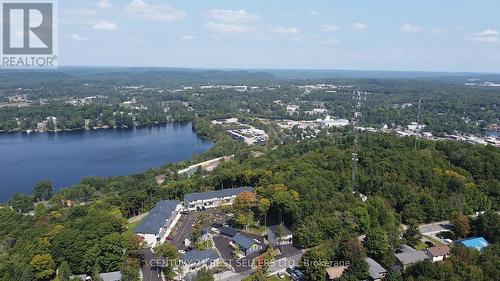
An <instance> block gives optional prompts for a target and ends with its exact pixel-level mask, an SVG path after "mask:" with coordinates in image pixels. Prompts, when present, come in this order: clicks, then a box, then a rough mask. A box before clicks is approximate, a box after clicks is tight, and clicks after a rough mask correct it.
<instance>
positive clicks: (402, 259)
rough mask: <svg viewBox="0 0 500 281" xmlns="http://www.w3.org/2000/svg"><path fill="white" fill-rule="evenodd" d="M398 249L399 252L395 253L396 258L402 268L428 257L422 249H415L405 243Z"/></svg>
mask: <svg viewBox="0 0 500 281" xmlns="http://www.w3.org/2000/svg"><path fill="white" fill-rule="evenodd" d="M399 251H400V253H396V259H397V260H398V262H399V264H400V265H401V266H402V267H403V268H406V267H408V266H410V265H412V264H415V263H417V262H421V261H424V260H426V259H428V258H429V257H428V256H427V254H426V253H424V251H417V250H415V249H413V248H412V247H410V246H407V245H401V247H400V248H399Z"/></svg>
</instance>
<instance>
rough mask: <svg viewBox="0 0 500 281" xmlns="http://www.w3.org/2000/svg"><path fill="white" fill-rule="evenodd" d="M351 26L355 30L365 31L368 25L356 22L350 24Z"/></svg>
mask: <svg viewBox="0 0 500 281" xmlns="http://www.w3.org/2000/svg"><path fill="white" fill-rule="evenodd" d="M352 28H353V29H354V30H356V31H365V30H366V29H368V25H366V24H364V23H362V22H356V23H354V24H353V25H352Z"/></svg>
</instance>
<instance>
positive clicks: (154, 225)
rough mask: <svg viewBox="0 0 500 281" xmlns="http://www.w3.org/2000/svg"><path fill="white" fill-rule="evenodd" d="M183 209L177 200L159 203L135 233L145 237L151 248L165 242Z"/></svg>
mask: <svg viewBox="0 0 500 281" xmlns="http://www.w3.org/2000/svg"><path fill="white" fill-rule="evenodd" d="M181 209H182V206H181V204H180V203H179V201H176V200H164V201H161V202H159V203H158V204H156V206H155V207H154V208H153V209H152V210H151V211H150V212H149V214H148V216H147V217H146V218H144V220H143V221H142V223H141V224H140V225H139V226H138V227H137V228H136V229H135V233H136V234H137V235H139V236H141V237H143V238H144V241H145V242H146V243H147V245H148V246H149V247H151V248H153V247H155V246H156V245H157V244H158V243H163V242H165V239H166V238H167V237H168V235H169V234H170V232H171V231H172V229H173V228H174V226H175V224H176V223H177V221H178V220H179V218H180V216H181Z"/></svg>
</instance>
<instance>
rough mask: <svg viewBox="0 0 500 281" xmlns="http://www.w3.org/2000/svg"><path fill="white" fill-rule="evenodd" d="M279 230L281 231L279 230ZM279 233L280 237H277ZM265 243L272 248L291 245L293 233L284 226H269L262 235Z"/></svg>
mask: <svg viewBox="0 0 500 281" xmlns="http://www.w3.org/2000/svg"><path fill="white" fill-rule="evenodd" d="M279 228H281V230H280V229H279ZM280 231H281V232H282V233H281V237H279V235H278V234H279V232H280ZM264 237H265V241H266V242H267V243H269V244H270V245H271V246H273V247H278V246H284V245H291V244H292V243H293V233H292V231H290V229H288V228H286V227H285V226H280V225H271V226H269V227H268V228H267V230H266V233H265V235H264Z"/></svg>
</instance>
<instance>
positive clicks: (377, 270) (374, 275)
mask: <svg viewBox="0 0 500 281" xmlns="http://www.w3.org/2000/svg"><path fill="white" fill-rule="evenodd" d="M365 261H366V263H367V264H368V273H369V274H370V278H371V280H372V281H380V280H382V279H384V278H385V275H386V274H387V270H386V269H385V268H384V267H382V265H380V263H378V262H376V261H375V260H374V259H372V258H366V259H365Z"/></svg>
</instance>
